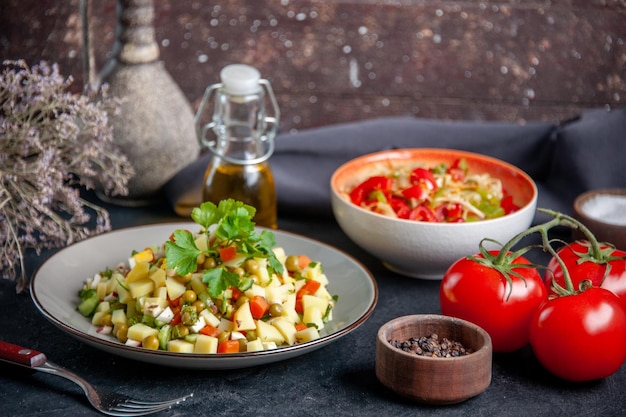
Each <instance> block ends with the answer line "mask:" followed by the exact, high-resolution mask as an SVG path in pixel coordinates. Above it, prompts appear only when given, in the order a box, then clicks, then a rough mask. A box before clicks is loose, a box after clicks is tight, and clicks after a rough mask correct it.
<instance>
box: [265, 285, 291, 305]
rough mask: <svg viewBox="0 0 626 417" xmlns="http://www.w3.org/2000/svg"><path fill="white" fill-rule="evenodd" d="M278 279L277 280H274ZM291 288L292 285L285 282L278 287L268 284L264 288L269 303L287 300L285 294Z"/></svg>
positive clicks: (280, 302)
mask: <svg viewBox="0 0 626 417" xmlns="http://www.w3.org/2000/svg"><path fill="white" fill-rule="evenodd" d="M276 281H278V280H276ZM292 290H293V286H291V285H288V284H285V285H281V286H279V287H274V286H269V287H267V288H266V289H265V297H266V299H267V302H268V303H270V304H273V303H279V304H283V303H284V302H286V301H287V296H288V295H289V293H290V291H292Z"/></svg>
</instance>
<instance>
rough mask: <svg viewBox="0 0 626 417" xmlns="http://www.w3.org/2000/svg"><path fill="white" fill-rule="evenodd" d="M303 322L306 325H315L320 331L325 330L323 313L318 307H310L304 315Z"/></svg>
mask: <svg viewBox="0 0 626 417" xmlns="http://www.w3.org/2000/svg"><path fill="white" fill-rule="evenodd" d="M302 321H303V322H304V323H306V324H309V323H311V324H315V325H316V326H317V328H318V330H321V329H323V328H324V321H323V320H322V312H321V311H320V309H319V308H317V306H309V308H305V309H304V314H303V315H302Z"/></svg>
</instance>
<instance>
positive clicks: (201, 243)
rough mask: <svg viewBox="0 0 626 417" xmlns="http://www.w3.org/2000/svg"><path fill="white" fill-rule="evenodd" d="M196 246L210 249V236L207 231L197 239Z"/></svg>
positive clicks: (201, 248)
mask: <svg viewBox="0 0 626 417" xmlns="http://www.w3.org/2000/svg"><path fill="white" fill-rule="evenodd" d="M195 244H196V247H197V248H198V249H200V250H203V251H206V250H209V236H208V235H207V234H206V233H202V234H201V235H200V236H198V237H197V238H196V240H195Z"/></svg>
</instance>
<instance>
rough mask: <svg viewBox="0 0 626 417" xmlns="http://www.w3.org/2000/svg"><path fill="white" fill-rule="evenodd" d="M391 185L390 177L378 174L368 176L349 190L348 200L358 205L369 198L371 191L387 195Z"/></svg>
mask: <svg viewBox="0 0 626 417" xmlns="http://www.w3.org/2000/svg"><path fill="white" fill-rule="evenodd" d="M392 185H393V180H392V179H391V178H387V177H385V176H380V175H379V176H374V177H369V178H368V179H366V180H365V181H363V182H362V183H361V184H359V185H357V186H356V187H355V188H354V189H353V190H352V191H351V192H350V200H352V202H353V203H354V204H356V205H357V206H360V205H361V204H363V203H364V202H366V201H367V200H369V199H370V194H371V193H372V192H373V191H381V192H383V194H385V195H386V196H387V195H389V192H390V191H391V187H392Z"/></svg>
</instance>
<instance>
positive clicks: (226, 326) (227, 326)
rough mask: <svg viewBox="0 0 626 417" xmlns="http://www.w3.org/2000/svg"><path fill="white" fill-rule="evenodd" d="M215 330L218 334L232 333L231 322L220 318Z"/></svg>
mask: <svg viewBox="0 0 626 417" xmlns="http://www.w3.org/2000/svg"><path fill="white" fill-rule="evenodd" d="M217 330H219V331H220V332H232V331H233V322H232V321H230V320H228V319H225V318H222V319H220V324H219V326H217Z"/></svg>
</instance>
